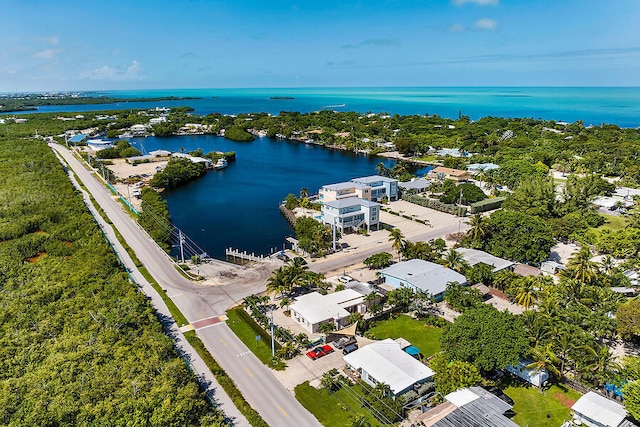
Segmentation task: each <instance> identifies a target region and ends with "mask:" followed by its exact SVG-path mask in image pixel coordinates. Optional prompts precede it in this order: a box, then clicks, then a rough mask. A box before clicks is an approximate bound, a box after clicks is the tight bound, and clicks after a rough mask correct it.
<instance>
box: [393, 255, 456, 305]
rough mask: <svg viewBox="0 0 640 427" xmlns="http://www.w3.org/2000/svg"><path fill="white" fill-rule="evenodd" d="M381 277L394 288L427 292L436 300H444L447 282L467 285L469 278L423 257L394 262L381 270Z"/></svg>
mask: <svg viewBox="0 0 640 427" xmlns="http://www.w3.org/2000/svg"><path fill="white" fill-rule="evenodd" d="M380 277H382V278H384V281H385V283H387V284H388V285H390V286H392V287H393V288H396V289H397V288H410V289H413V291H414V292H427V293H428V294H429V295H431V296H432V297H434V298H435V299H436V301H442V298H443V297H444V292H445V290H446V289H447V284H449V283H451V282H457V283H459V284H461V285H465V284H466V283H467V279H466V278H465V277H464V276H463V275H462V274H460V273H457V272H455V271H453V270H451V269H449V268H445V267H443V266H441V265H440V264H435V263H433V262H429V261H423V260H421V259H411V260H409V261H403V262H399V263H397V264H393V265H392V266H390V267H387V268H385V269H383V270H380Z"/></svg>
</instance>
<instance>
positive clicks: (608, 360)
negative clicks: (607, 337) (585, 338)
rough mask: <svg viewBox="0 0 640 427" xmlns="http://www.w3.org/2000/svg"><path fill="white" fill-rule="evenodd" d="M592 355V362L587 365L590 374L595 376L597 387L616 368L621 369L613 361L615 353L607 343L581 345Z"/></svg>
mask: <svg viewBox="0 0 640 427" xmlns="http://www.w3.org/2000/svg"><path fill="white" fill-rule="evenodd" d="M579 348H581V349H583V350H585V351H586V352H587V353H589V355H590V356H592V359H591V363H589V364H588V365H587V366H585V369H586V370H587V371H588V375H589V376H591V377H593V380H594V383H595V385H596V387H600V385H602V382H603V381H605V380H606V379H607V377H608V376H609V375H610V374H611V372H612V371H613V370H614V369H617V370H619V369H620V366H618V364H617V363H615V362H614V361H613V355H612V354H611V352H610V351H609V348H608V347H607V346H606V345H598V344H596V345H595V346H589V345H585V346H580V347H579Z"/></svg>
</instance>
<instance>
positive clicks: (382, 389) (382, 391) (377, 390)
mask: <svg viewBox="0 0 640 427" xmlns="http://www.w3.org/2000/svg"><path fill="white" fill-rule="evenodd" d="M373 393H374V394H375V395H376V396H378V397H379V398H381V399H382V398H383V397H385V396H390V395H391V387H390V386H389V384H387V383H383V382H379V383H377V384H376V386H375V387H374V388H373Z"/></svg>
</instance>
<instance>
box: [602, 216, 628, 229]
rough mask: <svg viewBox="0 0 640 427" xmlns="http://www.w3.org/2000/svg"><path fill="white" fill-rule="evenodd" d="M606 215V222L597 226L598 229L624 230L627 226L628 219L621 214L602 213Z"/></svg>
mask: <svg viewBox="0 0 640 427" xmlns="http://www.w3.org/2000/svg"><path fill="white" fill-rule="evenodd" d="M602 216H603V217H604V224H602V225H601V226H600V227H598V228H596V230H602V229H605V228H608V229H609V230H612V231H615V230H622V229H623V228H625V227H626V226H627V220H626V219H625V218H624V217H621V216H615V215H602Z"/></svg>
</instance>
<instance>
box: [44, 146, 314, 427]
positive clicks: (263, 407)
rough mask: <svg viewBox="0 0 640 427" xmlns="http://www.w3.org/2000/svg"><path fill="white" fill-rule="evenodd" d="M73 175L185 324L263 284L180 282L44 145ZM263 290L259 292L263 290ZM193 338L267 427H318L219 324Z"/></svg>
mask: <svg viewBox="0 0 640 427" xmlns="http://www.w3.org/2000/svg"><path fill="white" fill-rule="evenodd" d="M49 145H50V146H51V147H52V148H53V149H54V150H55V151H56V152H58V153H59V154H60V155H61V156H62V157H63V158H64V160H65V161H66V162H67V164H68V165H69V166H70V167H71V168H72V169H73V171H74V172H75V173H76V175H77V176H78V178H79V179H80V181H81V182H82V183H83V184H84V186H85V187H86V188H87V189H88V190H89V192H90V193H91V194H92V195H93V197H94V199H95V200H96V202H97V203H98V204H99V205H100V207H101V208H102V209H103V210H104V211H105V213H106V215H107V216H108V217H109V219H110V220H111V222H112V223H113V225H114V226H115V228H116V229H117V230H118V231H119V232H120V234H122V236H123V237H124V239H125V241H126V242H127V244H128V245H129V246H130V247H131V249H133V251H134V252H135V253H136V256H137V257H138V259H139V260H140V262H142V264H143V265H144V266H145V267H146V268H147V270H148V271H149V272H150V273H151V275H152V276H153V277H154V279H156V281H157V282H158V283H159V284H160V286H161V287H162V288H163V289H165V291H166V292H167V294H168V295H169V297H170V298H171V299H172V300H173V302H174V303H175V304H176V305H177V306H178V308H179V309H180V310H181V311H182V313H183V314H184V315H185V317H186V318H187V320H188V321H189V322H190V323H194V322H196V321H198V320H201V319H207V318H214V317H217V316H219V315H220V314H222V313H224V309H226V308H227V307H229V306H230V305H232V304H233V303H234V302H235V301H237V300H239V299H241V298H242V297H243V296H246V295H250V294H251V293H255V292H256V291H257V290H258V289H259V288H260V287H261V286H263V284H262V283H253V284H248V285H242V286H239V285H227V286H214V287H205V286H199V285H196V284H194V283H192V282H190V281H189V280H187V279H185V278H184V277H183V276H182V275H181V274H180V273H178V271H176V269H175V268H174V266H173V262H172V261H171V259H170V258H169V257H168V256H167V255H166V253H164V251H162V249H160V248H159V247H158V246H157V245H156V244H155V242H153V241H152V240H151V239H150V237H149V236H148V235H147V234H146V233H145V232H144V231H143V230H142V229H141V228H140V227H139V226H138V224H137V223H135V222H134V221H132V220H131V218H130V217H129V216H128V215H127V213H125V212H124V211H123V210H122V208H121V206H120V205H119V204H118V203H117V202H116V200H115V198H114V197H113V196H112V195H111V193H110V192H109V190H107V189H106V188H105V186H104V185H103V184H102V183H100V182H99V181H98V179H97V177H96V175H95V174H93V173H92V172H89V171H87V170H86V169H85V168H84V166H83V165H82V164H81V163H80V161H78V160H77V159H76V158H75V157H74V156H73V155H72V153H70V152H69V151H68V150H67V149H66V148H65V147H63V146H61V145H58V144H49ZM262 289H263V290H264V288H262ZM196 332H197V334H198V336H199V337H200V339H201V340H202V341H203V343H204V344H205V346H206V347H207V349H208V350H209V351H210V352H211V354H212V355H213V357H214V358H215V359H216V361H217V362H218V363H219V364H220V366H222V368H223V369H224V370H225V371H226V372H227V374H229V376H230V377H231V378H232V379H233V381H234V382H235V383H236V385H237V387H238V389H239V390H240V391H241V392H242V394H243V396H244V397H245V399H246V400H247V402H249V404H250V405H251V407H252V408H254V409H255V410H256V411H258V413H259V414H260V415H261V416H262V418H263V419H264V420H265V421H266V422H267V424H269V425H271V426H283V427H284V426H292V427H294V426H314V427H315V426H320V423H319V422H318V421H317V420H316V419H315V417H314V416H313V415H311V414H310V413H309V412H308V411H307V410H306V409H305V408H304V407H303V406H302V405H301V404H300V403H299V402H298V401H297V400H296V399H295V397H294V396H293V395H292V394H291V393H289V391H288V390H287V389H286V388H285V387H284V386H283V385H282V384H281V383H280V382H279V381H278V380H277V379H276V378H275V377H274V376H273V374H272V373H271V371H270V370H269V369H267V368H266V367H265V366H264V365H263V364H262V363H261V362H260V361H259V360H258V359H257V358H256V357H255V355H254V354H253V353H251V352H249V351H248V348H247V347H246V346H245V345H244V344H243V343H242V342H241V341H240V340H239V339H238V337H237V336H236V335H235V334H234V333H233V332H232V331H231V329H229V327H228V326H227V325H226V323H224V322H221V323H217V324H214V325H211V326H207V327H204V328H202V329H198V330H197V331H196Z"/></svg>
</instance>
